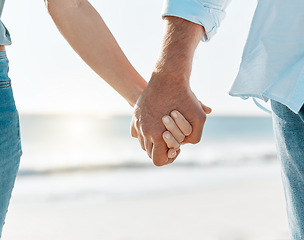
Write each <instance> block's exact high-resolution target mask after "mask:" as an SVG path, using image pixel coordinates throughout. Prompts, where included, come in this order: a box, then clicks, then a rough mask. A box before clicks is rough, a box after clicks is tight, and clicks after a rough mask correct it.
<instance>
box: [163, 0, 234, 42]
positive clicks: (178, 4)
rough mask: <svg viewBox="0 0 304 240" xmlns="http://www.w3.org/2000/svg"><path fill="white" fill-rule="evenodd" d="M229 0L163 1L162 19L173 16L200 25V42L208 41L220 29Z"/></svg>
mask: <svg viewBox="0 0 304 240" xmlns="http://www.w3.org/2000/svg"><path fill="white" fill-rule="evenodd" d="M230 2H231V0H209V1H205V0H165V2H164V7H163V11H162V17H165V16H175V17H180V18H183V19H186V20H188V21H190V22H193V23H197V24H200V25H202V26H203V27H204V28H205V32H206V33H205V35H204V37H203V39H202V41H204V42H206V41H209V40H210V39H211V38H212V37H213V36H214V35H215V33H216V31H217V29H218V28H219V27H220V24H221V21H222V20H223V19H224V17H225V15H226V13H225V9H226V7H227V6H228V4H229V3H230Z"/></svg>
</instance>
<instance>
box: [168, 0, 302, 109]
mask: <svg viewBox="0 0 304 240" xmlns="http://www.w3.org/2000/svg"><path fill="white" fill-rule="evenodd" d="M229 3H230V0H166V1H165V6H164V10H163V16H177V17H181V18H184V19H187V20H189V21H192V22H195V23H197V24H201V25H202V26H204V27H205V30H206V36H205V37H204V39H203V41H204V40H210V39H211V37H212V36H213V35H214V34H215V33H216V30H217V28H218V27H219V26H220V22H221V21H222V20H223V18H224V16H225V9H226V7H227V6H228V4H229ZM240 21H241V20H240ZM303 22H304V1H302V0H290V1H286V0H276V1H273V0H259V1H258V5H257V8H256V11H255V14H254V17H253V20H252V24H251V27H250V32H249V36H248V39H247V43H246V46H245V49H244V53H243V57H242V62H241V66H240V70H239V73H238V76H237V78H236V79H235V81H234V83H233V85H232V87H231V90H230V92H229V94H230V95H231V96H237V97H241V98H243V99H247V98H249V97H256V98H259V99H262V100H264V101H265V102H266V101H268V100H269V99H273V100H276V101H278V102H281V103H283V104H284V105H286V106H288V107H289V108H290V109H291V110H293V111H294V112H295V113H297V112H299V110H300V108H301V107H302V105H303V103H304V94H303V93H304V31H303Z"/></svg>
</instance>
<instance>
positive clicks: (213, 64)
mask: <svg viewBox="0 0 304 240" xmlns="http://www.w3.org/2000/svg"><path fill="white" fill-rule="evenodd" d="M90 2H91V4H92V5H93V6H94V7H95V8H96V10H97V11H98V12H99V13H100V14H101V16H102V17H103V19H104V21H105V22H106V24H107V25H108V27H109V28H110V30H111V31H112V33H113V35H114V36H115V38H116V40H117V41H118V43H119V44H120V46H121V48H122V49H123V51H124V52H125V54H126V56H127V57H128V58H129V60H130V62H131V63H132V64H133V66H134V67H135V68H136V69H137V70H138V72H139V73H140V74H141V75H142V76H143V77H144V78H145V79H146V80H147V81H148V80H149V78H150V75H151V72H152V70H153V66H154V64H155V61H156V58H157V56H158V53H159V48H160V43H161V36H162V32H163V24H164V22H163V20H162V19H161V9H162V5H163V0H153V1H147V0H128V1H126V0H111V1H106V0H91V1H90ZM256 3H257V1H256V0H247V1H244V0H234V1H232V3H231V4H230V6H229V7H228V9H227V16H226V18H225V20H224V21H223V23H222V25H221V27H220V28H219V30H218V33H217V35H216V36H215V37H214V38H213V39H212V40H211V41H210V42H208V43H203V42H201V43H200V44H199V46H198V48H197V50H196V53H195V57H194V64H193V71H192V76H191V88H192V90H193V91H194V93H195V94H196V95H197V97H198V98H199V99H200V100H201V101H202V102H203V103H205V104H206V105H208V106H210V107H211V108H212V109H213V114H214V115H262V116H265V115H266V114H265V113H264V112H263V111H262V110H260V109H259V108H257V107H256V106H255V104H254V103H253V102H252V100H246V101H244V100H242V99H240V98H235V97H231V96H229V95H228V91H229V89H230V86H231V84H232V82H233V80H234V78H235V77H236V75H237V72H238V68H239V65H240V61H241V56H242V50H243V48H244V45H245V42H246V38H247V35H248V31H249V27H250V22H251V19H252V16H253V13H254V10H255V7H256ZM2 21H3V22H4V23H5V25H6V27H7V28H8V29H9V31H10V33H11V36H12V40H13V45H12V46H9V47H7V52H8V57H9V60H10V77H11V79H12V84H13V89H14V95H15V99H16V104H17V108H18V109H19V111H20V113H21V114H27V113H30V114H32V113H35V114H92V115H98V116H109V115H117V114H119V115H120V114H131V113H132V108H131V107H130V106H129V105H128V104H127V103H126V101H125V100H124V99H123V98H122V97H120V95H119V94H117V93H116V92H115V91H114V90H112V89H111V87H110V86H109V85H107V84H106V83H105V82H104V81H103V80H102V79H101V78H100V77H99V76H97V75H96V74H95V73H94V72H93V71H92V70H91V69H90V68H89V67H88V66H87V65H86V64H85V63H84V62H83V61H82V60H81V59H80V57H79V56H78V55H77V54H76V53H74V51H73V50H72V49H71V47H70V46H69V45H68V44H67V42H66V41H65V40H64V38H63V37H62V36H61V35H60V33H59V32H58V30H57V29H56V27H55V24H54V23H53V22H52V20H51V18H50V16H49V15H48V13H47V11H46V8H45V6H44V1H43V0H40V1H19V0H6V6H5V8H4V12H3V15H2ZM88 44H89V43H88Z"/></svg>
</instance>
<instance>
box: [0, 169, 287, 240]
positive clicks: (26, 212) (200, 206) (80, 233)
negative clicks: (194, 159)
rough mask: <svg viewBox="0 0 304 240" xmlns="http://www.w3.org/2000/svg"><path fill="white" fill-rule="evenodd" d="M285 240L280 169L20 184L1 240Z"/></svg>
mask: <svg viewBox="0 0 304 240" xmlns="http://www.w3.org/2000/svg"><path fill="white" fill-rule="evenodd" d="M17 239H18V240H20V239H22V240H36V239H37V240H42V239H43V240H51V239H52V240H54V239H56V240H70V239H71V240H72V239H73V240H78V239H79V240H80V239H82V240H83V239H86V240H87V239H90V240H97V239H98V240H101V239H103V240H182V239H183V240H197V239H204V240H264V239H265V240H287V239H289V238H288V225H287V218H286V214H285V203H284V196H283V189H282V185H281V179H280V169H279V165H278V164H276V163H271V164H257V165H253V166H228V167H227V166H226V167H212V168H207V169H205V168H186V169H185V168H184V167H171V168H169V167H166V168H163V169H157V170H154V168H153V169H148V170H146V169H127V170H124V169H121V170H116V171H113V170H111V171H101V172H90V173H87V172H86V173H82V172H76V173H72V174H64V175H51V176H33V177H20V178H19V179H18V181H17V183H16V187H15V191H14V196H13V199H12V203H11V207H10V210H9V214H8V217H7V221H6V225H5V229H4V233H3V240H17Z"/></svg>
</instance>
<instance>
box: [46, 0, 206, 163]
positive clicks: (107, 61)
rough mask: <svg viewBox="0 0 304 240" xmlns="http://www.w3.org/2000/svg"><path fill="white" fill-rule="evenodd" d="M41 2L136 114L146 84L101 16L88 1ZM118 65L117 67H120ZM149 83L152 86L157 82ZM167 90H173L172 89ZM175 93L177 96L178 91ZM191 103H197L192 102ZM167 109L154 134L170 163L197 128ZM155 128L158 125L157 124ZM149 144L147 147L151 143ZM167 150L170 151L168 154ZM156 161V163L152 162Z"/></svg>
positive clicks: (194, 139)
mask: <svg viewBox="0 0 304 240" xmlns="http://www.w3.org/2000/svg"><path fill="white" fill-rule="evenodd" d="M44 2H45V4H46V7H47V9H48V12H49V14H50V15H51V17H52V19H53V21H54V22H55V24H56V26H57V28H58V29H59V31H60V32H61V34H62V35H63V36H64V38H65V39H66V40H67V41H68V43H69V44H70V45H71V47H72V48H73V49H74V50H75V51H76V52H77V53H78V54H79V56H80V57H81V58H82V59H83V60H84V61H85V62H86V63H87V64H88V65H89V66H90V67H91V68H92V69H93V70H94V71H95V72H96V73H97V74H98V75H99V76H100V77H101V78H103V79H104V80H105V81H106V82H107V83H108V84H109V85H111V86H112V87H113V88H114V89H115V90H116V91H117V92H118V93H119V94H120V95H121V96H122V97H124V98H125V99H126V100H127V101H128V102H129V104H130V105H131V106H132V107H134V106H135V105H136V104H137V106H136V110H137V111H138V109H139V106H140V105H142V104H141V102H142V99H141V100H140V101H139V102H138V99H139V97H140V96H141V94H142V93H143V91H144V89H146V87H147V82H146V81H145V80H144V79H143V78H142V77H141V76H140V75H139V73H138V72H137V71H136V70H135V69H134V68H133V67H132V65H131V64H130V62H129V61H128V59H127V58H126V56H125V55H124V53H123V52H122V50H121V49H120V47H119V45H118V44H117V42H116V40H115V38H114V37H113V35H112V34H111V32H110V31H109V29H108V28H107V26H106V24H105V23H104V21H103V20H102V18H101V16H100V15H99V14H98V13H97V11H96V10H95V9H94V8H93V7H92V5H91V4H90V3H89V2H88V1H87V0H44ZM163 55H164V54H163ZM164 63H165V61H164ZM161 65H162V61H159V62H158V66H159V67H158V68H156V69H158V70H159V71H156V72H154V74H153V76H154V78H155V77H156V75H158V74H159V73H162V72H163V71H161V67H160V66H161ZM117 66H119V68H118V67H117ZM152 82H153V84H155V82H156V81H152ZM172 84H174V82H172ZM176 84H177V85H180V83H179V82H176ZM149 85H150V84H149ZM174 89H177V88H176V87H173V90H174ZM163 90H164V91H168V90H169V89H168V88H167V87H164V89H163ZM164 91H162V92H164ZM170 91H172V89H171V90H170ZM170 91H168V92H170ZM177 93H178V94H179V93H180V91H178V92H177ZM190 95H191V94H190ZM193 97H194V95H192V98H193ZM194 101H197V100H196V99H195V100H194ZM169 106H172V108H171V109H170V111H162V115H159V114H157V116H158V121H159V122H160V123H162V120H161V119H163V122H164V123H162V124H161V127H160V129H159V130H161V132H160V131H157V133H158V134H159V138H161V139H162V143H163V145H162V147H163V149H164V148H165V149H166V157H165V158H166V159H167V160H168V159H170V162H173V161H174V160H175V158H176V157H177V156H178V154H179V152H180V150H179V147H180V144H181V143H185V142H197V135H200V133H198V134H197V133H195V132H196V131H194V133H193V132H192V126H194V130H196V129H197V124H196V122H195V118H193V117H192V118H191V117H190V118H188V116H186V115H185V116H186V119H188V120H189V122H188V121H187V120H185V118H184V117H183V115H182V114H181V113H179V112H178V110H179V109H178V108H175V107H176V106H177V105H174V104H173V105H172V104H169ZM196 107H197V108H200V114H201V116H203V117H205V112H206V113H209V112H211V110H210V108H208V107H206V106H204V105H200V103H198V102H197V106H196ZM204 108H205V109H204ZM173 109H177V110H175V111H173V112H172V113H171V114H170V116H166V117H167V118H168V119H169V121H166V120H167V119H166V118H162V117H163V116H164V115H166V114H169V113H170V112H171V111H172V110H173ZM203 109H204V110H203ZM156 110H157V109H156ZM182 110H183V109H182ZM204 111H205V112H204ZM197 112H198V111H197ZM157 113H159V112H157ZM191 113H193V111H191ZM174 116H177V117H174ZM171 117H172V118H171ZM158 126H160V125H159V124H158ZM136 130H137V131H136V134H137V137H138V138H139V140H140V143H141V145H142V148H143V149H144V150H146V151H147V153H148V155H149V156H150V157H151V158H153V157H154V158H153V161H154V160H155V156H152V149H147V148H146V145H145V144H144V142H145V141H146V139H147V138H146V136H144V135H142V134H139V132H138V131H140V130H139V129H138V128H137V129H136ZM132 131H133V133H132V135H134V129H133V128H132ZM148 145H149V146H150V145H151V144H148ZM156 146H157V145H156ZM168 149H170V150H169V151H168ZM155 152H157V151H155ZM154 155H155V154H154ZM155 162H156V160H155V161H154V163H155ZM167 163H169V162H168V161H166V162H165V163H164V164H167ZM164 164H162V165H164ZM156 165H160V164H156Z"/></svg>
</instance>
